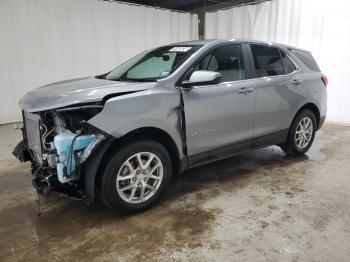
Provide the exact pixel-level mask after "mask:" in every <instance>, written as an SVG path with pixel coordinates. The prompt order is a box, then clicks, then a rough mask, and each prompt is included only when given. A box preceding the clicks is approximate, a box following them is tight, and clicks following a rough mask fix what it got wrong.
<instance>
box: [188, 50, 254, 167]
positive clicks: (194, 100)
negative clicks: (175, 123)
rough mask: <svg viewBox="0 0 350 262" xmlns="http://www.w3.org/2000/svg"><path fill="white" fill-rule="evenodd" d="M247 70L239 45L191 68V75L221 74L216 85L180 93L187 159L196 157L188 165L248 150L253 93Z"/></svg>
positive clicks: (250, 138)
mask: <svg viewBox="0 0 350 262" xmlns="http://www.w3.org/2000/svg"><path fill="white" fill-rule="evenodd" d="M247 68H248V67H247V62H246V61H245V55H244V52H243V46H242V45H240V44H225V45H222V46H219V47H216V48H215V49H214V50H211V51H209V52H208V53H207V54H206V55H204V56H203V57H202V58H201V59H200V60H199V62H197V63H196V64H195V65H194V66H193V67H192V69H191V71H190V72H191V73H192V72H194V71H196V70H209V71H215V72H220V73H221V76H222V78H221V82H220V83H219V84H216V85H206V86H196V87H193V88H191V89H182V90H181V92H182V96H183V101H184V109H185V110H184V111H185V119H186V139H187V150H188V154H189V156H195V157H192V158H190V164H195V163H196V162H201V161H205V160H210V159H213V158H220V157H223V156H226V155H227V154H230V153H232V152H237V151H243V150H246V149H248V148H250V146H251V140H252V136H253V124H254V103H255V92H254V88H253V84H252V83H251V82H250V81H246V80H245V79H246V75H247ZM191 73H189V74H188V76H187V79H188V78H189V77H190V75H191ZM206 158H208V159H206Z"/></svg>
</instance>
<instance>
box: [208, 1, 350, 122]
mask: <svg viewBox="0 0 350 262" xmlns="http://www.w3.org/2000/svg"><path fill="white" fill-rule="evenodd" d="M235 37H237V38H238V37H241V38H251V39H257V40H265V41H271V42H279V43H284V44H289V45H294V46H297V47H301V48H305V49H307V50H310V51H311V52H312V53H313V55H314V57H315V58H316V60H317V61H318V62H319V64H320V67H321V69H322V71H323V72H324V73H325V74H326V75H327V77H328V79H329V85H328V87H327V89H328V114H327V120H328V121H336V122H343V123H350V90H349V89H350V85H349V76H350V48H349V46H350V1H348V0H334V1H326V0H274V1H269V2H263V3H260V4H258V5H248V6H242V7H235V8H231V9H228V10H220V11H217V12H213V13H207V15H206V38H235Z"/></svg>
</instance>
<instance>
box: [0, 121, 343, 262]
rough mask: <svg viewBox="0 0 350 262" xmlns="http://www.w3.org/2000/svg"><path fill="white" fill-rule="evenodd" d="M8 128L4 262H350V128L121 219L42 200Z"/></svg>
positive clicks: (250, 157)
mask: <svg viewBox="0 0 350 262" xmlns="http://www.w3.org/2000/svg"><path fill="white" fill-rule="evenodd" d="M18 139H19V132H18V131H15V130H12V126H1V127H0V200H1V201H0V261H141V260H142V261H349V257H350V244H349V243H350V201H349V199H350V147H349V143H350V127H341V126H336V125H330V124H326V125H325V126H324V127H323V128H322V130H321V131H319V132H318V133H317V137H316V139H315V143H314V145H313V146H312V148H311V150H310V151H309V153H308V154H307V155H306V156H304V157H298V158H292V157H286V156H285V155H284V154H283V153H282V152H281V150H280V149H279V148H277V147H269V148H266V149H262V150H259V151H256V152H250V153H246V154H244V155H240V156H236V157H233V158H230V159H227V160H224V161H220V162H216V163H213V164H209V165H206V166H203V167H200V168H196V169H194V170H191V171H188V172H186V173H185V174H183V175H182V176H180V177H179V178H178V179H177V180H175V181H174V183H173V186H172V188H171V189H170V190H169V192H168V193H167V195H166V196H165V198H164V199H163V200H162V201H161V202H160V203H158V204H157V205H156V206H155V207H154V208H152V209H151V210H148V211H146V212H144V213H141V214H137V215H132V216H120V215H118V214H116V213H113V212H111V211H109V210H107V209H106V208H104V207H102V206H86V205H85V204H84V203H83V202H80V201H74V200H71V199H68V198H65V197H63V196H60V195H58V194H53V195H51V196H50V197H49V198H46V199H41V212H42V214H41V216H37V205H36V202H35V200H36V197H37V196H36V194H35V192H34V190H33V189H32V187H31V179H30V176H28V175H27V174H28V173H29V165H28V164H20V163H19V162H17V161H16V160H15V159H14V157H12V156H11V155H10V151H11V150H12V148H13V147H14V145H15V143H16V142H17V140H18Z"/></svg>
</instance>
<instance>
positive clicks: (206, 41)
mask: <svg viewBox="0 0 350 262" xmlns="http://www.w3.org/2000/svg"><path fill="white" fill-rule="evenodd" d="M215 42H217V44H221V43H227V42H236V43H254V44H264V45H273V46H278V47H282V48H287V49H291V48H292V49H297V50H301V51H306V52H309V51H308V50H305V49H302V48H299V47H294V46H290V45H285V44H279V43H274V42H268V41H262V40H254V39H246V38H231V39H204V40H192V41H185V42H179V43H174V44H173V45H206V44H209V43H215Z"/></svg>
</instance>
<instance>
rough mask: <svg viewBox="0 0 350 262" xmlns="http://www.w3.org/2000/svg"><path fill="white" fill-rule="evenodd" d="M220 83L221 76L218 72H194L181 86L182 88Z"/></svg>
mask: <svg viewBox="0 0 350 262" xmlns="http://www.w3.org/2000/svg"><path fill="white" fill-rule="evenodd" d="M220 81H221V74H220V73H219V72H213V71H206V70H199V71H194V72H193V73H192V75H191V77H190V79H189V80H184V81H182V83H181V85H182V87H184V88H190V87H192V86H201V85H215V84H219V83H220Z"/></svg>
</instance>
